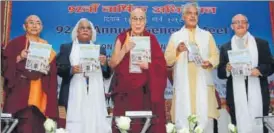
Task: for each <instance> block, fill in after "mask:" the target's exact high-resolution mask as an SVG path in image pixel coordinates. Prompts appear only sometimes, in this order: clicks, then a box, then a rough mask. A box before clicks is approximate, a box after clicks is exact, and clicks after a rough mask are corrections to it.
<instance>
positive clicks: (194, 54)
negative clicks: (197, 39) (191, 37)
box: [186, 42, 203, 66]
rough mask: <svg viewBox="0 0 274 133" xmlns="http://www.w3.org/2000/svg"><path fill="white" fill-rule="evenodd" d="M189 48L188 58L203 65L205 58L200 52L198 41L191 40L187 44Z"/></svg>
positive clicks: (198, 64)
mask: <svg viewBox="0 0 274 133" xmlns="http://www.w3.org/2000/svg"><path fill="white" fill-rule="evenodd" d="M186 47H187V49H188V52H189V53H188V60H189V61H193V62H194V63H195V64H196V65H197V66H201V65H202V63H203V58H202V56H201V54H200V50H199V48H198V46H197V44H196V43H194V42H189V43H188V44H187V45H186Z"/></svg>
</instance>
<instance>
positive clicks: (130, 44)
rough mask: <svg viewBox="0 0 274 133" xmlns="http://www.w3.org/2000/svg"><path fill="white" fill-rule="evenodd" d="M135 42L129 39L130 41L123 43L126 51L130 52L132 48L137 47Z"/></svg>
mask: <svg viewBox="0 0 274 133" xmlns="http://www.w3.org/2000/svg"><path fill="white" fill-rule="evenodd" d="M135 45H136V44H135V43H134V42H133V41H131V40H130V41H128V43H126V44H124V45H123V49H124V50H125V53H128V52H129V51H130V50H131V49H133V48H134V47H135Z"/></svg>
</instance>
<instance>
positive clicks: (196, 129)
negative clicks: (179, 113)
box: [166, 115, 204, 133]
mask: <svg viewBox="0 0 274 133" xmlns="http://www.w3.org/2000/svg"><path fill="white" fill-rule="evenodd" d="M188 124H189V127H188V128H182V129H179V130H177V131H176V127H175V125H174V124H172V123H168V124H166V132H167V133H203V131H204V130H203V128H201V127H200V126H199V125H198V119H197V116H196V115H190V116H189V117H188Z"/></svg>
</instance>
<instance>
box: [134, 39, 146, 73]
mask: <svg viewBox="0 0 274 133" xmlns="http://www.w3.org/2000/svg"><path fill="white" fill-rule="evenodd" d="M130 39H131V40H132V41H133V42H134V43H135V44H136V45H135V47H134V48H133V49H132V50H131V51H130V65H129V66H130V70H129V71H130V73H141V72H142V70H141V68H140V67H139V66H138V65H137V64H138V63H140V62H148V63H150V62H151V46H150V38H149V37H147V36H143V37H131V38H130Z"/></svg>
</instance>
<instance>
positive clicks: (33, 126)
mask: <svg viewBox="0 0 274 133" xmlns="http://www.w3.org/2000/svg"><path fill="white" fill-rule="evenodd" d="M15 117H16V118H18V119H19V123H18V125H17V126H16V128H15V129H14V130H13V132H12V133H45V128H44V126H43V124H44V122H45V120H46V117H45V116H44V115H43V114H42V113H41V112H40V110H39V109H38V108H36V107H35V106H29V107H27V108H24V109H22V110H20V111H18V112H17V113H16V114H15Z"/></svg>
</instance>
